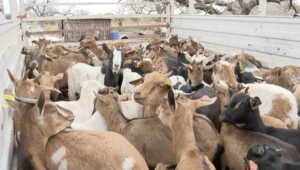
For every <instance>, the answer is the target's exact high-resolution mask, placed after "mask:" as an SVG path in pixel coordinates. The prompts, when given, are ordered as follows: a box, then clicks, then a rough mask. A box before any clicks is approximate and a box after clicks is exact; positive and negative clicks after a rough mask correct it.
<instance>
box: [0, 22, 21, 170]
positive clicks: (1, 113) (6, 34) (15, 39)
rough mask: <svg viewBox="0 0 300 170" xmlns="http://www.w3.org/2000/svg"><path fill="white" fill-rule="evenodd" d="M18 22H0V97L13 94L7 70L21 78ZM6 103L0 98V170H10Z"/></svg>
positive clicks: (9, 114) (10, 135)
mask: <svg viewBox="0 0 300 170" xmlns="http://www.w3.org/2000/svg"><path fill="white" fill-rule="evenodd" d="M20 23H21V22H20V20H19V19H18V20H2V21H0V47H1V48H0V73H1V75H0V95H1V96H2V94H3V91H4V89H6V88H7V89H9V90H11V91H13V92H14V88H13V87H14V85H13V84H12V82H11V80H10V79H9V77H8V74H7V71H6V70H7V69H9V70H10V71H11V72H12V73H13V74H14V75H16V76H17V77H18V78H20V77H22V76H23V72H24V71H23V69H24V55H21V50H22V48H23V45H24V43H23V41H22V30H21V27H20ZM4 103H6V101H5V100H4V99H2V98H0V104H1V108H0V169H1V170H11V169H12V168H11V167H10V165H11V161H12V154H13V141H14V131H13V112H12V109H11V108H10V107H8V108H3V106H2V105H3V104H4Z"/></svg>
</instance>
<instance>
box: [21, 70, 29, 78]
mask: <svg viewBox="0 0 300 170" xmlns="http://www.w3.org/2000/svg"><path fill="white" fill-rule="evenodd" d="M28 73H29V70H27V71H26V72H25V73H24V76H23V79H22V80H23V81H26V80H27V79H28Z"/></svg>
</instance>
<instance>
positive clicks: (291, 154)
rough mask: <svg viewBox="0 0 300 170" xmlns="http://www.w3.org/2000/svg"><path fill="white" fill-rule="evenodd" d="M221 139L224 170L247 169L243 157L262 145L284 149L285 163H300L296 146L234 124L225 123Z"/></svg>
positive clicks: (283, 157)
mask: <svg viewBox="0 0 300 170" xmlns="http://www.w3.org/2000/svg"><path fill="white" fill-rule="evenodd" d="M221 137H222V141H223V144H224V153H223V155H222V170H226V167H228V168H229V169H238V170H240V169H241V170H242V169H245V167H244V160H243V157H244V156H245V155H246V154H247V153H248V151H249V149H250V148H252V147H254V146H257V145H262V144H267V145H270V146H272V147H275V148H282V149H283V151H282V159H283V160H284V161H285V162H289V163H290V162H299V160H300V157H299V154H298V152H297V150H296V148H295V147H294V146H292V145H290V144H288V143H285V142H283V141H281V140H278V139H276V138H274V137H272V136H269V135H265V134H261V133H256V132H250V131H246V130H243V129H241V128H238V127H236V126H235V125H232V124H224V123H223V125H222V128H221ZM233 158H234V159H233Z"/></svg>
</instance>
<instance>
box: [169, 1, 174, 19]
mask: <svg viewBox="0 0 300 170" xmlns="http://www.w3.org/2000/svg"><path fill="white" fill-rule="evenodd" d="M170 1H171V2H170V5H171V6H170V8H171V16H172V15H174V9H175V7H174V0H170Z"/></svg>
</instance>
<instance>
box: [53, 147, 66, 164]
mask: <svg viewBox="0 0 300 170" xmlns="http://www.w3.org/2000/svg"><path fill="white" fill-rule="evenodd" d="M66 153H67V150H66V148H65V147H64V146H61V147H60V148H59V149H58V150H57V151H56V152H55V153H54V154H53V155H52V156H51V162H52V163H54V164H55V165H57V164H58V163H59V162H61V161H62V159H64V157H65V156H66Z"/></svg>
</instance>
